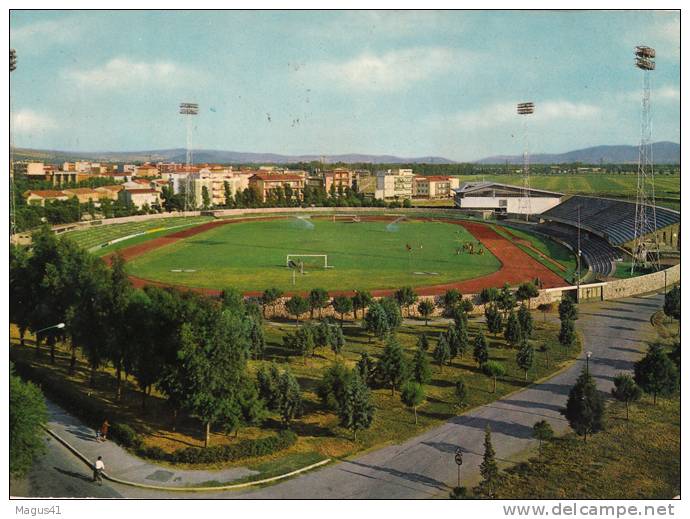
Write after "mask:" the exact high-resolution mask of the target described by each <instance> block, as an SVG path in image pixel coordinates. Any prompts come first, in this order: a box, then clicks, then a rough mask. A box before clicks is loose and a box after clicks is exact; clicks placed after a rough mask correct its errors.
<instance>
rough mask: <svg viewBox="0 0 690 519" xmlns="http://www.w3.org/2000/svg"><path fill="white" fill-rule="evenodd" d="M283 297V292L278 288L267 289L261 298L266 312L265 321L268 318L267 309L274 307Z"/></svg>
mask: <svg viewBox="0 0 690 519" xmlns="http://www.w3.org/2000/svg"><path fill="white" fill-rule="evenodd" d="M281 297H283V291H282V290H280V289H278V288H267V289H266V290H264V292H263V294H261V298H260V301H261V306H262V307H263V310H264V319H265V318H266V307H268V306H270V307H273V306H274V305H275V303H276V301H278V299H280V298H281Z"/></svg>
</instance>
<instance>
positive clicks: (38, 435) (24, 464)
mask: <svg viewBox="0 0 690 519" xmlns="http://www.w3.org/2000/svg"><path fill="white" fill-rule="evenodd" d="M47 419H48V410H47V408H46V402H45V399H44V398H43V393H41V390H40V389H39V388H38V387H36V386H35V385H33V384H32V383H30V382H24V381H23V380H22V379H21V378H19V377H18V376H17V375H16V374H15V373H14V366H13V365H12V364H11V363H10V416H9V436H10V448H9V458H10V475H12V476H15V477H22V476H24V475H26V473H27V472H28V471H29V469H30V468H31V466H32V464H33V462H34V459H35V458H36V457H37V456H38V455H40V454H42V453H43V452H44V451H45V444H44V440H43V437H44V435H45V433H44V431H43V426H44V425H45V423H46V421H47Z"/></svg>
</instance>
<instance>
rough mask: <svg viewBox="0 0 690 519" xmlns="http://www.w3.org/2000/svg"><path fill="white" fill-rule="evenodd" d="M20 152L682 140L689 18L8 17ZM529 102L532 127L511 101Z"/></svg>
mask: <svg viewBox="0 0 690 519" xmlns="http://www.w3.org/2000/svg"><path fill="white" fill-rule="evenodd" d="M10 40H11V45H12V47H13V48H15V49H16V50H17V55H18V67H17V69H16V70H15V71H14V72H13V73H12V74H11V109H12V114H13V115H12V117H13V144H14V145H15V146H18V147H31V148H43V149H57V150H71V151H136V150H149V149H164V148H179V147H184V146H185V144H186V126H185V122H184V121H183V119H182V116H180V115H179V114H178V104H179V103H180V102H183V101H185V102H196V103H198V104H199V106H200V110H199V112H200V113H199V115H198V117H196V118H195V119H194V130H193V147H194V148H203V149H222V150H232V151H243V152H258V153H268V152H270V153H281V154H319V155H321V154H325V155H330V154H340V153H368V154H392V155H397V156H401V157H420V156H441V157H445V158H449V159H452V160H458V161H470V160H476V159H480V158H482V157H486V156H490V155H498V154H520V153H521V152H522V150H523V147H524V141H525V136H527V138H528V142H529V148H530V150H531V152H533V153H538V152H545V153H558V152H565V151H570V150H573V149H579V148H584V147H588V146H595V145H601V144H636V143H637V142H638V141H639V131H640V130H639V128H640V123H639V121H640V102H641V96H642V85H643V76H644V73H643V72H642V71H641V70H639V69H636V68H635V67H634V65H633V63H634V59H633V48H634V46H635V45H638V44H645V45H649V46H652V47H655V48H656V50H657V60H656V61H657V68H656V70H655V71H654V72H652V73H651V81H652V113H653V115H652V119H653V140H655V141H661V140H671V141H675V142H679V141H680V17H679V14H678V13H677V12H661V11H612V12H608V11H593V12H582V11H579V12H540V11H499V12H496V11H494V12H484V11H264V12H260V11H220V12H218V11H48V12H42V11H21V10H18V11H13V12H12V13H11V16H10ZM522 101H533V102H534V103H535V114H534V115H533V116H530V117H529V118H528V120H527V121H524V118H521V117H520V116H518V115H516V113H515V105H516V103H518V102H522Z"/></svg>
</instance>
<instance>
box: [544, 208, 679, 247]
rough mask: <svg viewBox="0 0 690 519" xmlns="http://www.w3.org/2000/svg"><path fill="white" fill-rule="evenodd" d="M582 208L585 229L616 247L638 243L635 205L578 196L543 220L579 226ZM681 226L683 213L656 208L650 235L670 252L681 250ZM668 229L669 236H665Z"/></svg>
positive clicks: (547, 212) (546, 213) (548, 214)
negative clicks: (578, 218)
mask: <svg viewBox="0 0 690 519" xmlns="http://www.w3.org/2000/svg"><path fill="white" fill-rule="evenodd" d="M578 207H579V209H580V222H581V227H582V229H585V230H587V231H589V232H591V233H594V234H596V235H598V236H601V237H602V238H604V239H606V240H608V242H609V243H610V244H611V245H614V246H616V247H624V248H627V249H630V248H631V242H632V241H633V240H634V239H635V203H634V202H626V201H624V200H612V199H609V198H593V197H589V196H579V195H578V196H573V197H570V198H569V199H567V200H566V201H564V202H563V203H561V204H559V205H557V206H556V207H553V208H552V209H549V210H548V211H546V212H544V213H542V214H541V215H540V217H541V218H542V219H543V220H547V221H552V222H561V223H565V224H568V225H577V212H578ZM651 223H652V222H650V224H651ZM678 225H680V213H679V212H677V211H673V210H671V209H666V208H664V207H656V226H655V227H654V228H652V227H650V228H649V230H648V232H649V233H652V232H657V233H658V236H659V242H660V243H661V244H663V245H666V246H667V248H676V249H678V248H679V246H680V240H679V239H678V238H679V235H680V232H679V229H676V228H675V227H674V226H678ZM667 228H669V229H668V233H667V234H666V235H665V236H664V230H666V229H667ZM674 231H675V234H674ZM674 238H675V239H674Z"/></svg>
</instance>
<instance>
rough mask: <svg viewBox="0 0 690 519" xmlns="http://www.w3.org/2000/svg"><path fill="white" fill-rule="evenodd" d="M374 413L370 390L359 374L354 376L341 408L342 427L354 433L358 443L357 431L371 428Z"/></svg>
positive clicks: (348, 385) (339, 414)
mask: <svg viewBox="0 0 690 519" xmlns="http://www.w3.org/2000/svg"><path fill="white" fill-rule="evenodd" d="M374 411H375V407H374V404H373V403H372V401H371V392H370V391H369V388H368V387H367V386H366V384H365V383H364V381H363V380H362V379H361V378H360V377H359V376H358V375H357V374H355V375H353V376H352V377H351V378H350V380H349V382H348V384H347V386H346V388H345V394H344V396H343V401H342V404H341V406H340V408H339V412H338V417H339V418H340V425H341V426H342V427H345V428H347V429H349V430H350V431H352V434H353V439H354V441H357V431H360V430H362V429H368V428H369V427H370V426H371V424H372V422H373V421H374Z"/></svg>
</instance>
